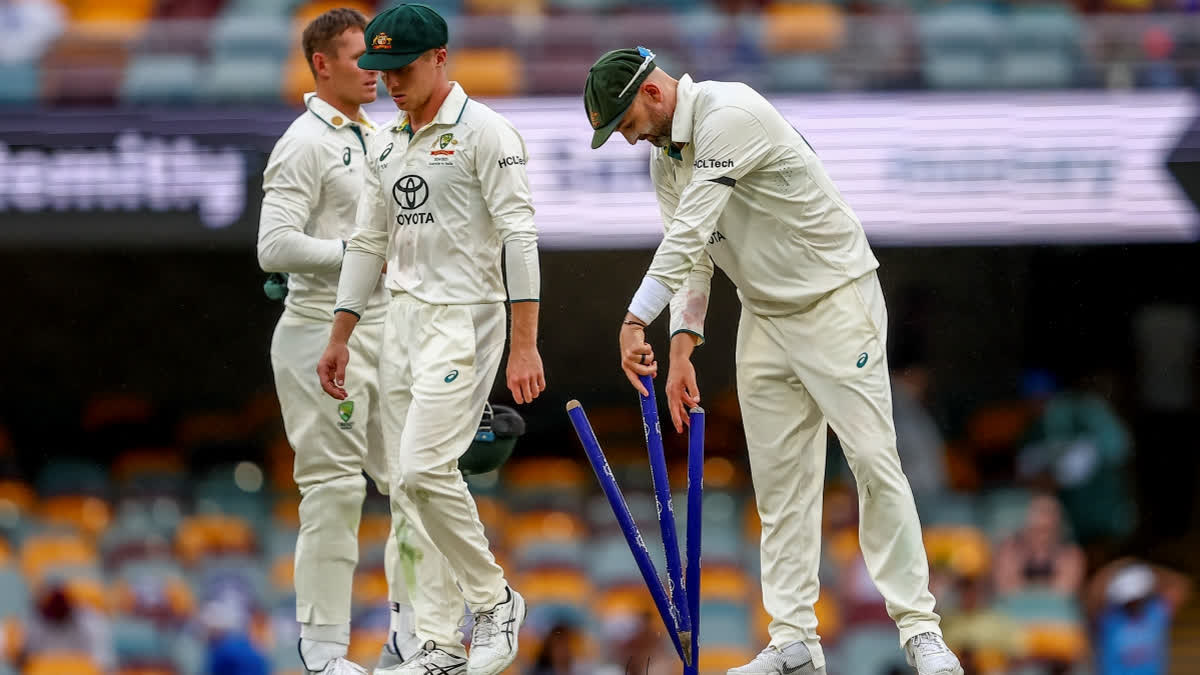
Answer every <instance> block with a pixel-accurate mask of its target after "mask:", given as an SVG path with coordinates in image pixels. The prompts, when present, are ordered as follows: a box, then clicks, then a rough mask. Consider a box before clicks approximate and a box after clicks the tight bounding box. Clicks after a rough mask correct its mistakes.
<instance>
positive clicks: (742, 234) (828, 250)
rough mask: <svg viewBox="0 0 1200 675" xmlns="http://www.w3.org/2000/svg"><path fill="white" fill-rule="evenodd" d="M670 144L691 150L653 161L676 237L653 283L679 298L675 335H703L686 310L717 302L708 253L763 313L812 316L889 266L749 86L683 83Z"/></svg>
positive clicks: (662, 254)
mask: <svg viewBox="0 0 1200 675" xmlns="http://www.w3.org/2000/svg"><path fill="white" fill-rule="evenodd" d="M671 140H672V141H673V142H675V143H686V145H684V146H683V149H682V150H680V151H675V150H674V148H673V146H672V147H671V148H669V149H665V150H662V151H656V152H652V153H651V159H650V175H651V178H652V180H653V182H654V186H655V191H656V193H657V195H658V201H659V205H660V207H661V210H662V215H663V220H664V223H665V227H666V236H665V237H664V238H663V241H662V243H661V244H660V245H659V247H658V250H657V252H656V253H655V255H654V261H653V262H652V263H651V265H650V269H649V271H648V272H647V275H646V276H647V277H648V278H651V279H654V280H656V281H658V282H660V283H661V284H662V285H663V286H665V287H666V289H667V290H668V291H670V293H672V294H674V299H673V300H671V306H672V314H673V315H674V316H673V319H672V329H673V330H679V329H682V330H689V331H692V332H695V333H697V334H701V333H702V332H703V331H702V325H696V316H698V317H699V321H700V322H701V324H702V321H703V311H701V312H699V313H698V315H697V313H696V312H695V311H694V309H693V311H692V312H691V314H692V318H691V320H685V318H684V317H683V316H682V315H683V314H684V312H682V309H683V308H684V307H685V306H688V305H692V306H693V307H694V305H695V304H696V302H695V300H696V298H697V296H699V295H702V296H703V297H704V298H705V299H706V298H707V295H708V282H709V278H710V277H711V275H712V269H711V265H709V264H708V258H709V257H711V259H712V262H713V263H716V266H717V267H720V268H721V269H722V270H724V272H725V273H726V274H727V275H729V278H730V279H731V280H732V281H733V283H734V284H735V285H736V286H737V288H738V296H739V298H740V299H741V301H742V304H743V305H744V306H745V307H746V308H747V309H748V310H749V311H751V312H753V313H755V314H760V315H764V316H770V315H784V314H791V313H794V312H797V311H801V310H804V309H806V308H807V307H809V306H811V305H812V304H813V303H814V302H816V301H817V300H818V299H820V297H821V296H823V295H825V294H826V293H828V292H830V291H832V290H834V289H836V288H839V287H841V286H843V285H845V284H846V283H848V282H850V281H853V280H854V279H857V278H859V277H861V276H863V275H864V274H867V273H868V272H870V271H871V270H874V269H875V268H877V267H878V266H879V263H878V261H876V259H875V255H874V253H872V252H871V247H870V245H869V244H868V243H867V237H866V234H865V233H864V232H863V228H862V224H861V223H860V222H859V220H858V217H857V216H856V215H855V214H854V211H853V210H852V209H851V208H850V206H849V205H848V204H847V203H846V201H845V200H844V199H843V198H842V195H841V193H840V192H838V189H837V188H836V187H835V186H834V184H833V181H831V180H830V179H829V176H828V175H827V174H826V173H825V168H824V167H823V166H822V164H821V160H820V159H819V158H818V157H817V154H816V153H815V152H814V151H813V149H812V148H811V147H810V146H809V145H808V142H807V141H805V140H804V138H803V137H802V136H801V135H800V133H799V132H798V131H796V130H795V129H794V128H792V126H791V125H790V124H789V123H788V122H787V120H785V119H784V118H783V116H782V115H780V114H779V112H778V111H777V110H776V109H775V108H774V107H773V106H772V105H771V104H770V103H769V102H768V101H767V100H766V99H765V98H763V97H762V96H761V95H760V94H759V93H758V92H756V91H754V90H753V89H751V88H750V87H748V86H746V85H745V84H741V83H736V82H693V81H692V79H691V78H690V77H689V76H687V75H684V76H683V77H682V78H680V80H679V87H678V94H677V100H676V104H675V114H674V117H673V119H672V128H671ZM681 289H683V291H682V292H680V291H681ZM689 292H690V293H691V295H692V298H691V301H689V300H688V299H687V294H688V293H689ZM657 304H658V305H659V306H657V307H651V308H650V313H653V314H655V315H657V313H658V312H661V311H662V309H663V306H662V305H663V304H665V303H662V302H660V303H657ZM641 318H642V319H645V320H647V321H649V320H652V319H653V318H654V316H642V317H641Z"/></svg>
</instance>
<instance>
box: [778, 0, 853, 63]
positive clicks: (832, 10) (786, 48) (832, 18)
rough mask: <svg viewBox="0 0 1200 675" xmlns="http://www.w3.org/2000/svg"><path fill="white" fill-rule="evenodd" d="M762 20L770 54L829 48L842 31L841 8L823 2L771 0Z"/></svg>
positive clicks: (837, 42) (838, 42)
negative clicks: (781, 0) (779, 0)
mask: <svg viewBox="0 0 1200 675" xmlns="http://www.w3.org/2000/svg"><path fill="white" fill-rule="evenodd" d="M763 22H764V24H765V26H764V28H765V31H766V33H765V35H764V44H765V45H766V48H767V51H769V52H771V53H774V54H779V53H787V52H828V51H832V50H834V49H837V48H838V47H840V46H841V44H842V41H843V40H844V38H845V34H846V26H845V21H844V18H843V16H842V12H841V10H840V9H839V8H838V7H837V6H836V5H832V4H828V3H823V2H773V3H771V4H770V5H768V6H767V9H766V11H765V12H764V15H763Z"/></svg>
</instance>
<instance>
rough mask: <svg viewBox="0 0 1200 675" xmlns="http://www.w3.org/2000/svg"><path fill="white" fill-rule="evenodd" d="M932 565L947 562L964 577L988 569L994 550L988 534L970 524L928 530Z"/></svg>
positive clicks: (926, 535)
mask: <svg viewBox="0 0 1200 675" xmlns="http://www.w3.org/2000/svg"><path fill="white" fill-rule="evenodd" d="M925 552H926V554H927V555H928V557H929V564H930V565H944V566H946V567H949V568H950V569H952V570H954V571H955V572H956V573H957V574H959V575H961V576H964V577H976V576H979V575H980V574H983V573H984V572H987V570H988V568H989V567H990V562H991V550H990V547H989V545H988V539H987V535H985V534H984V533H983V532H982V531H980V530H978V529H976V528H974V527H970V526H940V527H931V528H928V529H926V530H925Z"/></svg>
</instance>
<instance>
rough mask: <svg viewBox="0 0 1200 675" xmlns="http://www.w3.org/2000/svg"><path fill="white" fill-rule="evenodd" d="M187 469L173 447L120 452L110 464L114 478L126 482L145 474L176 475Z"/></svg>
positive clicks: (181, 457)
mask: <svg viewBox="0 0 1200 675" xmlns="http://www.w3.org/2000/svg"><path fill="white" fill-rule="evenodd" d="M186 471H187V465H186V463H185V462H184V461H183V456H182V455H181V454H180V452H179V451H178V450H176V449H174V448H143V449H139V450H129V451H127V452H123V453H121V454H120V455H119V456H118V457H117V460H116V461H115V462H113V466H112V476H113V479H114V480H117V481H120V482H127V481H130V480H133V479H135V478H137V477H138V476H145V475H151V474H153V475H178V474H182V473H184V472H186Z"/></svg>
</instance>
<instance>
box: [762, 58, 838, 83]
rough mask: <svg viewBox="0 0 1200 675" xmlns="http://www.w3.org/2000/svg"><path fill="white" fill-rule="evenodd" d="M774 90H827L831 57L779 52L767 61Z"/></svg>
mask: <svg viewBox="0 0 1200 675" xmlns="http://www.w3.org/2000/svg"><path fill="white" fill-rule="evenodd" d="M767 69H768V71H769V72H770V78H771V79H770V82H771V89H772V90H774V91H825V90H827V89H829V87H830V67H829V59H828V58H827V57H825V56H822V55H817V54H779V55H776V56H775V57H773V58H772V59H771V60H770V61H769V62H768V63H767Z"/></svg>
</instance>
